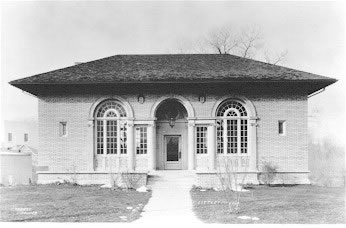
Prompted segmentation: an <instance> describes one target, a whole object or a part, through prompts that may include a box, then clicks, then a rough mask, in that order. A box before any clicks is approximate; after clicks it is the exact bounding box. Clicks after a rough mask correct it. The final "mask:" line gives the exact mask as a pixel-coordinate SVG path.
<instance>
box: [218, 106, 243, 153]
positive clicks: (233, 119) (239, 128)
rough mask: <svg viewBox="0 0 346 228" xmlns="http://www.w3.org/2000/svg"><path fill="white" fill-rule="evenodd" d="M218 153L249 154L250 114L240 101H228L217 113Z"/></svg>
mask: <svg viewBox="0 0 346 228" xmlns="http://www.w3.org/2000/svg"><path fill="white" fill-rule="evenodd" d="M216 115H217V117H219V118H218V126H217V153H219V154H222V153H226V154H247V152H248V113H247V111H246V109H245V107H244V106H243V104H241V103H240V102H238V101H234V100H226V101H224V102H223V103H221V104H220V106H219V108H218V109H217V113H216Z"/></svg>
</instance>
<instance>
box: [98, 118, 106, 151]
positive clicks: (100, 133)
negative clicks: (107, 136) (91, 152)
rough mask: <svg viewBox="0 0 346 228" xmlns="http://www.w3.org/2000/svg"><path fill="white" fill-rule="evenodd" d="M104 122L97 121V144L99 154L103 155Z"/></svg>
mask: <svg viewBox="0 0 346 228" xmlns="http://www.w3.org/2000/svg"><path fill="white" fill-rule="evenodd" d="M103 134H104V132H103V121H102V120H97V121H96V141H97V142H96V143H97V148H96V151H97V154H103Z"/></svg>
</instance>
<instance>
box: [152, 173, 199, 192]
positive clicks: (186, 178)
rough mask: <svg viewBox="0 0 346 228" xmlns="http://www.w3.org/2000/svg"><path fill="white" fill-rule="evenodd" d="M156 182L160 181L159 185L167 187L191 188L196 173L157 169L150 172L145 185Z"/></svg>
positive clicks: (153, 184)
mask: <svg viewBox="0 0 346 228" xmlns="http://www.w3.org/2000/svg"><path fill="white" fill-rule="evenodd" d="M158 183H161V184H160V186H164V187H167V188H191V187H192V185H194V184H195V183H196V174H195V173H194V172H192V171H187V170H159V171H152V172H150V173H149V176H148V183H147V185H148V186H155V185H157V184H158ZM163 183H164V184H163ZM162 184H163V185H162Z"/></svg>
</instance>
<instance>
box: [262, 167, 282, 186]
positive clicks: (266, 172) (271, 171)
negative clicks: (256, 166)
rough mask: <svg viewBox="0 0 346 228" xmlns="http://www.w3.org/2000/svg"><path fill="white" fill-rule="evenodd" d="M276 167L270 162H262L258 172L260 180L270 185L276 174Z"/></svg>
mask: <svg viewBox="0 0 346 228" xmlns="http://www.w3.org/2000/svg"><path fill="white" fill-rule="evenodd" d="M277 169H278V167H277V166H275V165H273V164H271V163H270V162H263V166H262V172H261V174H260V178H259V179H260V181H262V182H263V183H264V184H266V185H268V186H270V185H271V184H272V183H273V180H274V178H275V176H276V173H277Z"/></svg>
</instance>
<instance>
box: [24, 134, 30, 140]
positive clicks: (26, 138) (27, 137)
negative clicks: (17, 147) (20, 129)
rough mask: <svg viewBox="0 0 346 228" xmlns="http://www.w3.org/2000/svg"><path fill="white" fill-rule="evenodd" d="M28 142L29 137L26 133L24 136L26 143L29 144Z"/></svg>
mask: <svg viewBox="0 0 346 228" xmlns="http://www.w3.org/2000/svg"><path fill="white" fill-rule="evenodd" d="M27 141H29V135H28V133H25V134H24V142H27Z"/></svg>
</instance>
